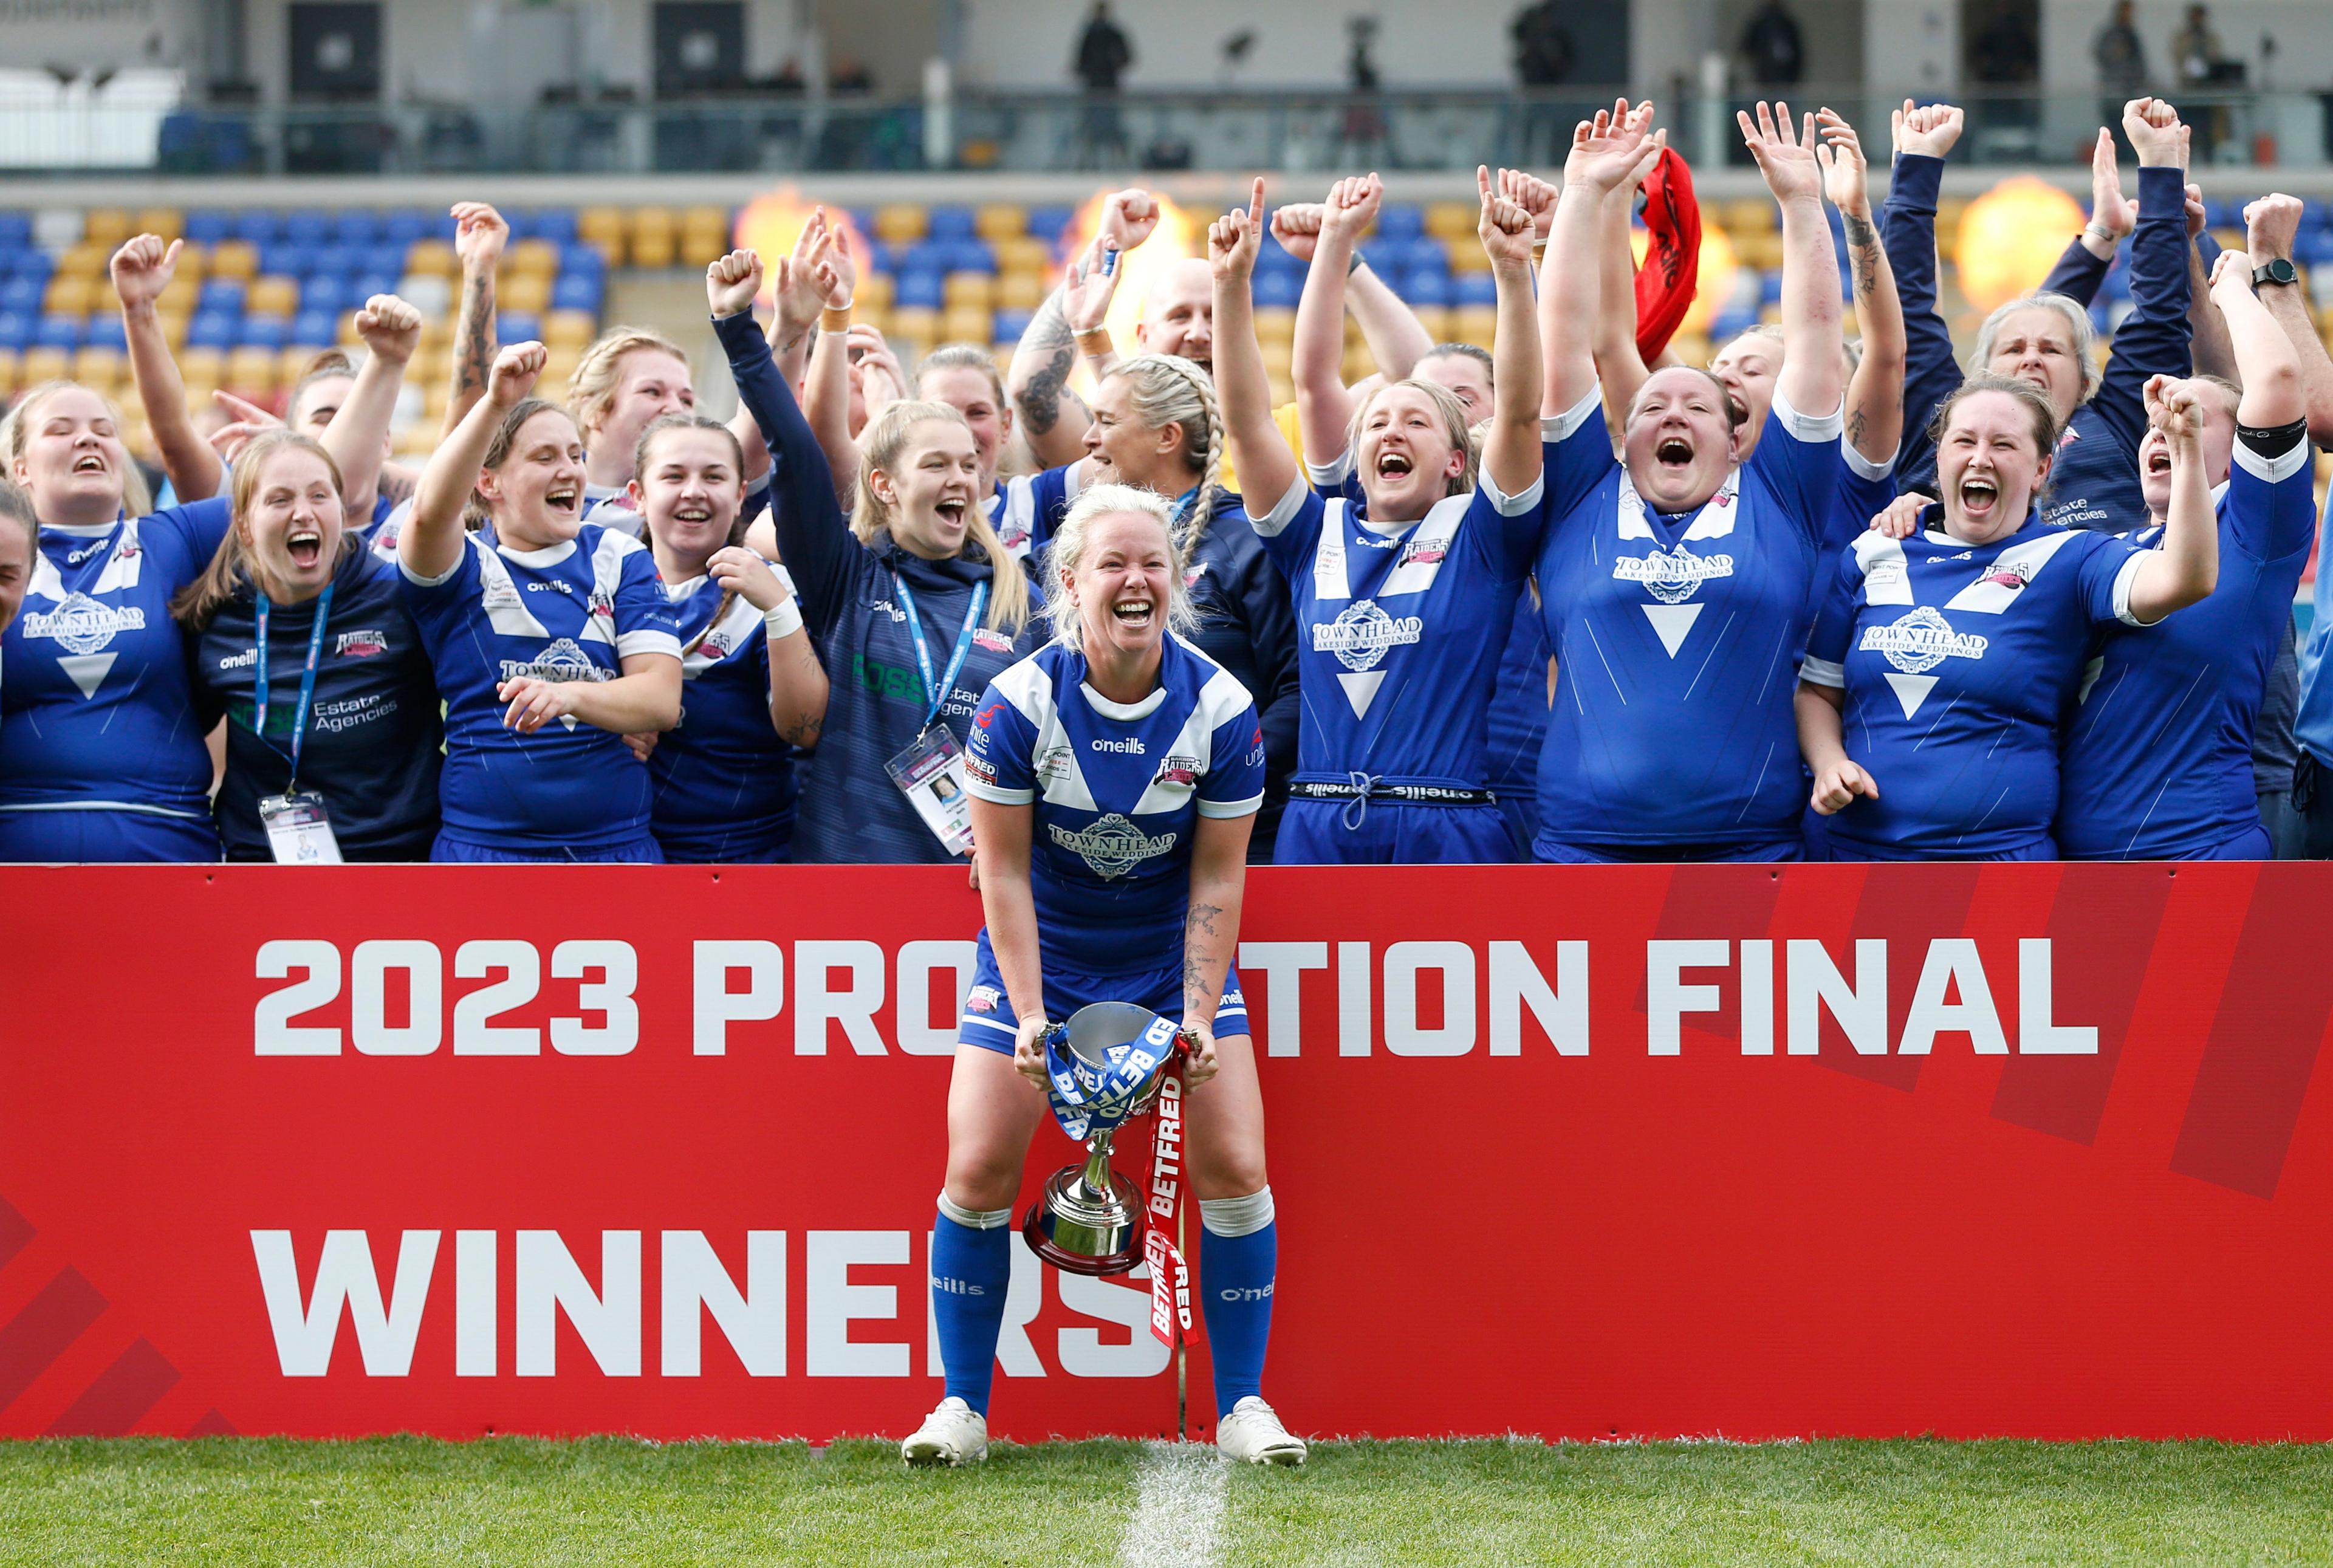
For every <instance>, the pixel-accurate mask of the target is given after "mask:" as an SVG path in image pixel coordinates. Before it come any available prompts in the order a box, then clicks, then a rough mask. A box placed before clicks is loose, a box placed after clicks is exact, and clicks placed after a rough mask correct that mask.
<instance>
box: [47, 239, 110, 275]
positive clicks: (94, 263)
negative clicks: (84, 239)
mask: <svg viewBox="0 0 2333 1568" xmlns="http://www.w3.org/2000/svg"><path fill="white" fill-rule="evenodd" d="M112 256H113V252H112V250H111V249H110V248H109V247H107V246H104V245H90V244H87V243H83V244H81V245H74V246H73V247H72V249H71V250H68V251H66V252H65V253H64V254H63V255H60V256H59V257H57V271H58V272H59V273H70V274H72V275H73V276H74V277H79V278H101V277H103V276H104V275H105V264H106V263H107V262H108V261H110V260H111V259H112Z"/></svg>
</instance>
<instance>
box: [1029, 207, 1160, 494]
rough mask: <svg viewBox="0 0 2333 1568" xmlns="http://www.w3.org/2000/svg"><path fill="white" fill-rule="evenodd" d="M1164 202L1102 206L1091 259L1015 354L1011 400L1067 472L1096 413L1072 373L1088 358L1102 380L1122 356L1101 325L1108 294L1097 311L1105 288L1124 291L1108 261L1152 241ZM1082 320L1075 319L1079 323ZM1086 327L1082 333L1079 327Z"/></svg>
mask: <svg viewBox="0 0 2333 1568" xmlns="http://www.w3.org/2000/svg"><path fill="white" fill-rule="evenodd" d="M1158 218H1159V207H1158V204H1157V202H1156V201H1154V200H1152V199H1151V197H1150V194H1149V193H1148V192H1147V191H1143V190H1118V191H1112V192H1111V193H1110V194H1109V196H1108V197H1104V198H1103V201H1102V221H1101V233H1100V234H1099V236H1096V237H1095V239H1094V243H1093V244H1092V245H1090V247H1088V249H1087V251H1086V254H1085V255H1084V256H1082V257H1080V259H1079V260H1077V261H1075V262H1072V263H1071V264H1070V269H1069V272H1068V273H1067V274H1065V275H1064V276H1063V278H1062V280H1061V287H1060V288H1057V289H1055V290H1054V291H1053V292H1052V293H1050V294H1048V295H1046V296H1045V303H1043V304H1042V305H1040V306H1038V307H1037V313H1036V315H1035V316H1034V317H1033V318H1032V320H1031V321H1030V322H1029V327H1028V330H1027V331H1026V332H1022V334H1021V341H1020V343H1019V345H1018V346H1017V347H1015V348H1014V349H1013V362H1012V364H1011V365H1010V366H1009V367H1007V369H1006V370H1005V373H1004V394H1005V396H1007V397H1009V398H1011V399H1013V408H1014V409H1017V410H1019V412H1020V416H1021V418H1020V421H1019V423H1020V428H1021V433H1022V436H1023V437H1024V438H1026V439H1027V440H1028V443H1029V449H1030V451H1031V452H1032V453H1034V454H1035V455H1036V457H1037V460H1038V462H1040V463H1042V465H1043V466H1044V467H1048V468H1059V467H1063V466H1065V465H1067V464H1070V463H1074V462H1076V461H1077V460H1078V459H1079V458H1080V457H1084V456H1085V437H1086V427H1087V426H1088V425H1090V424H1092V423H1093V413H1092V411H1091V410H1090V409H1088V408H1087V407H1086V405H1085V399H1082V398H1080V397H1079V396H1078V395H1077V394H1076V393H1075V392H1072V391H1070V371H1071V370H1075V369H1076V368H1077V363H1078V358H1079V355H1080V352H1082V353H1083V354H1085V356H1086V357H1088V358H1090V359H1092V360H1093V361H1095V362H1096V363H1095V373H1096V374H1099V373H1100V372H1101V371H1102V370H1108V369H1109V367H1110V366H1111V365H1112V364H1114V363H1116V362H1117V358H1118V355H1117V351H1116V349H1115V348H1114V347H1113V346H1112V344H1111V343H1110V341H1109V332H1108V329H1107V328H1105V327H1103V326H1102V325H1101V315H1102V312H1106V311H1107V310H1108V309H1109V295H1108V293H1099V299H1100V310H1099V311H1097V310H1095V309H1094V308H1093V305H1094V300H1095V298H1096V297H1097V293H1098V291H1099V289H1100V287H1101V285H1104V284H1106V285H1107V287H1108V289H1109V290H1115V289H1116V288H1117V286H1118V278H1117V265H1116V263H1115V262H1109V261H1108V260H1107V259H1106V258H1107V257H1108V256H1109V253H1110V252H1111V251H1113V250H1114V251H1117V252H1118V253H1119V254H1120V255H1123V254H1124V253H1126V252H1128V251H1130V250H1132V249H1134V248H1135V247H1136V246H1137V245H1140V244H1141V243H1142V242H1143V241H1144V240H1147V239H1148V238H1149V237H1150V236H1151V233H1152V231H1154V230H1155V229H1157V226H1158ZM1073 318H1074V319H1073ZM1078 322H1083V325H1082V327H1080V325H1079V324H1077V323H1078Z"/></svg>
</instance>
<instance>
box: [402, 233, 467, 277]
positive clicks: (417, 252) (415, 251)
mask: <svg viewBox="0 0 2333 1568" xmlns="http://www.w3.org/2000/svg"><path fill="white" fill-rule="evenodd" d="M405 270H406V271H407V272H408V273H413V274H418V275H419V276H421V277H425V278H449V277H452V276H454V275H455V274H456V273H458V272H460V271H461V270H462V258H461V257H460V256H458V255H455V254H454V246H453V245H452V244H451V243H450V242H448V241H446V240H442V239H418V240H415V241H414V242H413V243H412V244H411V245H408V246H407V247H406V251H405Z"/></svg>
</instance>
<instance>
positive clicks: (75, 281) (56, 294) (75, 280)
mask: <svg viewBox="0 0 2333 1568" xmlns="http://www.w3.org/2000/svg"><path fill="white" fill-rule="evenodd" d="M96 292H97V290H96V289H95V287H94V286H93V285H92V284H91V280H90V279H88V278H85V277H80V276H76V275H73V274H67V273H59V274H56V275H55V276H54V277H53V278H51V279H50V280H49V286H48V288H47V290H46V291H45V292H44V293H43V294H42V295H41V308H42V309H43V310H44V311H46V312H47V313H49V314H51V315H53V316H82V315H87V314H88V313H89V309H90V303H91V295H92V294H94V293H96Z"/></svg>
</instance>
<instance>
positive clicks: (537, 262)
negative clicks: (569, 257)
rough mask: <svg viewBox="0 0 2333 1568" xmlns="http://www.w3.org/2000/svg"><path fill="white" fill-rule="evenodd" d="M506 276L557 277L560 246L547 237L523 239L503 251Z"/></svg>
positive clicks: (503, 268)
mask: <svg viewBox="0 0 2333 1568" xmlns="http://www.w3.org/2000/svg"><path fill="white" fill-rule="evenodd" d="M502 272H503V276H504V277H506V278H507V277H514V276H515V277H541V278H551V277H556V276H557V275H558V274H559V247H558V246H557V245H553V244H552V243H551V241H549V240H547V239H523V240H521V241H519V242H518V243H517V244H516V245H513V246H511V247H510V249H508V250H506V251H504V253H503V267H502Z"/></svg>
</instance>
